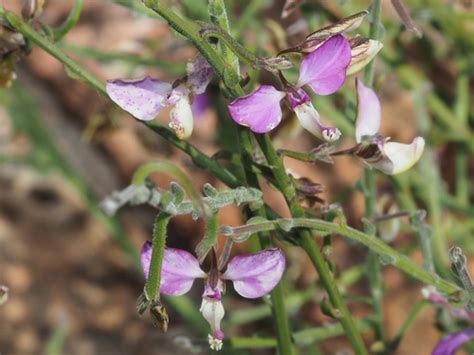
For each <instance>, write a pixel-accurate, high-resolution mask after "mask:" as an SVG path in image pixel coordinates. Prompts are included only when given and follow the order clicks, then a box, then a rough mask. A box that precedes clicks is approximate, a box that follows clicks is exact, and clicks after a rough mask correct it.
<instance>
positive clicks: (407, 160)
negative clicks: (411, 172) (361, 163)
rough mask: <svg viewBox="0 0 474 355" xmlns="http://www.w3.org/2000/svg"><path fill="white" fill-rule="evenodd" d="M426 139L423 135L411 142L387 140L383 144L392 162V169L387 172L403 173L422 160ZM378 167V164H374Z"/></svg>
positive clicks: (384, 150) (385, 152)
mask: <svg viewBox="0 0 474 355" xmlns="http://www.w3.org/2000/svg"><path fill="white" fill-rule="evenodd" d="M424 148H425V140H424V139H423V138H422V137H416V138H415V139H414V140H413V142H412V143H411V144H403V143H395V142H387V143H385V144H384V146H383V152H384V154H385V156H386V157H387V158H388V159H390V161H391V162H392V164H393V166H392V170H391V171H390V172H385V171H384V172H385V173H387V174H390V175H395V174H399V173H402V172H404V171H406V170H408V169H410V168H411V167H412V166H413V165H415V163H416V162H417V161H418V160H420V157H421V154H422V153H423V149H424ZM374 167H375V168H377V166H376V165H374Z"/></svg>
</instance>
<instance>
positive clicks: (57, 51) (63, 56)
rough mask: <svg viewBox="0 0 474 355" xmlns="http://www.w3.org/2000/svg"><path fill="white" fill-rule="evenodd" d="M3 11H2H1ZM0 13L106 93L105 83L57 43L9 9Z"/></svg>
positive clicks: (37, 43)
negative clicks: (70, 56) (42, 34)
mask: <svg viewBox="0 0 474 355" xmlns="http://www.w3.org/2000/svg"><path fill="white" fill-rule="evenodd" d="M3 12H4V13H3ZM0 15H2V16H4V17H5V18H6V19H7V21H8V23H9V24H10V25H11V26H12V27H13V28H14V29H15V30H16V31H18V32H20V33H21V34H22V35H23V36H25V37H26V38H28V39H29V40H30V41H32V42H33V43H35V44H36V45H38V47H40V48H42V49H44V50H45V51H46V52H48V53H49V54H51V55H52V56H53V57H55V58H56V59H57V60H59V61H60V62H61V63H63V64H64V66H66V67H67V68H68V69H69V70H70V71H71V72H72V73H74V74H75V75H77V76H78V77H80V78H82V79H83V80H84V81H85V82H86V83H87V84H89V85H90V86H92V87H93V88H94V89H95V90H97V91H98V92H100V93H101V94H103V95H106V91H105V85H104V83H102V82H101V81H100V80H98V79H97V78H95V77H94V76H93V75H92V74H90V73H89V72H88V71H87V70H85V69H84V68H82V67H81V66H80V65H78V64H77V63H76V62H75V61H74V60H72V59H71V58H69V57H68V56H67V55H66V54H65V53H64V52H63V51H62V50H61V49H60V48H59V47H58V46H57V45H55V44H54V43H52V42H50V41H49V40H48V39H47V38H46V37H44V36H41V35H40V34H39V33H38V32H36V31H35V29H34V28H33V27H31V26H30V25H28V24H26V23H25V22H23V21H22V20H21V19H20V18H19V17H18V16H17V15H15V14H14V13H13V12H9V11H4V10H2V11H0Z"/></svg>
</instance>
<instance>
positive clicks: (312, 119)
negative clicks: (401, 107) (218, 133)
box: [228, 35, 351, 141]
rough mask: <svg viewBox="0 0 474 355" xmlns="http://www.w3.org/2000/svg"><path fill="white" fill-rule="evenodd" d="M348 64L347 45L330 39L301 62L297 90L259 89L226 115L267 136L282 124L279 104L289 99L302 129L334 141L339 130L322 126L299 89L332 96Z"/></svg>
mask: <svg viewBox="0 0 474 355" xmlns="http://www.w3.org/2000/svg"><path fill="white" fill-rule="evenodd" d="M350 61H351V54H350V46H349V42H348V41H347V40H346V39H345V38H344V37H343V36H342V35H336V36H333V37H331V38H329V39H328V40H327V41H325V42H324V43H323V44H322V45H321V46H319V47H318V48H316V49H315V50H314V51H313V52H312V53H310V54H309V55H307V56H306V57H305V58H304V59H303V60H302V62H301V67H300V73H299V78H298V82H297V85H296V86H293V85H290V84H288V83H286V82H285V92H284V91H279V90H277V89H275V88H274V87H273V86H270V85H262V86H261V87H259V88H258V89H257V90H255V91H254V92H253V93H251V94H249V95H246V96H243V97H240V98H238V99H236V100H234V101H232V102H231V103H230V104H229V105H228V107H229V112H230V114H231V116H232V118H233V120H234V121H235V122H237V123H238V124H240V125H244V126H248V127H249V128H250V129H251V130H252V131H253V132H256V133H266V132H269V131H271V130H272V129H274V128H275V127H276V126H278V124H279V123H280V122H281V118H282V111H281V107H280V102H281V101H282V100H283V99H284V98H285V97H288V100H289V103H290V106H291V108H292V109H293V110H294V111H295V113H296V115H297V117H298V119H299V120H300V123H301V125H302V126H303V127H304V128H305V129H307V130H308V131H309V132H310V133H312V134H314V135H315V136H317V137H319V138H321V139H324V140H326V141H334V140H337V139H338V138H339V137H340V132H339V130H338V129H337V128H334V127H325V126H323V125H322V124H321V122H320V119H319V113H318V112H317V111H316V109H315V108H314V107H313V105H312V103H311V100H310V97H309V96H308V94H306V92H305V91H304V90H303V89H301V87H302V86H305V85H307V86H309V87H310V88H311V89H312V90H313V91H314V93H315V94H318V95H329V94H332V93H334V92H335V91H337V90H338V89H339V88H340V87H341V86H342V85H343V84H344V80H345V77H346V70H347V67H348V65H349V63H350Z"/></svg>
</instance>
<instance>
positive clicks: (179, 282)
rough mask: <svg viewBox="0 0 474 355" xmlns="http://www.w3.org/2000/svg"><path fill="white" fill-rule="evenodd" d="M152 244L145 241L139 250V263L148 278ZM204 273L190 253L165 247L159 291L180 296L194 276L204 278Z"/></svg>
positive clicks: (190, 284)
mask: <svg viewBox="0 0 474 355" xmlns="http://www.w3.org/2000/svg"><path fill="white" fill-rule="evenodd" d="M152 250H153V247H152V244H151V243H150V242H146V243H145V244H144V245H143V247H142V251H141V264H142V270H143V273H144V274H145V277H146V278H148V272H149V269H150V261H151V254H152ZM204 277H206V273H205V272H204V271H202V270H201V268H200V267H199V262H198V261H197V259H196V258H195V257H194V256H193V255H192V254H190V253H188V252H187V251H185V250H181V249H174V248H165V251H164V254H163V264H162V267H161V283H160V292H161V293H163V294H165V295H169V296H181V295H184V294H185V293H186V292H188V291H189V290H190V289H191V287H192V285H193V282H194V279H196V278H204Z"/></svg>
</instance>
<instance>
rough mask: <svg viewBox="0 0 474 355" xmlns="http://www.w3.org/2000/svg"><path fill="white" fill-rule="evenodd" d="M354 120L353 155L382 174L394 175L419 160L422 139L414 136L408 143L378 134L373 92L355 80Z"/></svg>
mask: <svg viewBox="0 0 474 355" xmlns="http://www.w3.org/2000/svg"><path fill="white" fill-rule="evenodd" d="M356 86H357V120H356V130H355V135H356V142H357V143H358V145H357V146H356V147H355V148H354V149H353V152H354V153H355V155H356V156H358V157H359V158H361V159H362V160H363V161H364V162H366V163H367V164H369V165H370V166H372V167H374V168H375V169H378V170H380V171H382V172H384V173H385V174H389V175H395V174H399V173H402V172H404V171H406V170H408V169H410V168H411V167H412V166H413V165H415V163H416V162H417V161H418V160H419V159H420V157H421V154H422V153H423V149H424V147H425V140H424V139H423V138H422V137H416V138H414V139H413V141H412V142H411V143H410V144H403V143H396V142H389V140H390V138H389V137H384V136H382V135H380V134H379V133H378V131H379V129H380V121H381V109H380V102H379V99H378V97H377V95H376V94H375V92H374V91H373V90H372V89H370V88H368V87H366V86H364V84H363V83H362V81H360V80H359V79H356Z"/></svg>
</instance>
